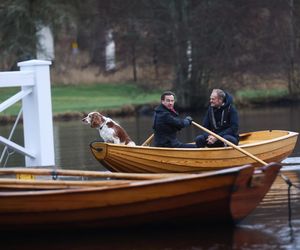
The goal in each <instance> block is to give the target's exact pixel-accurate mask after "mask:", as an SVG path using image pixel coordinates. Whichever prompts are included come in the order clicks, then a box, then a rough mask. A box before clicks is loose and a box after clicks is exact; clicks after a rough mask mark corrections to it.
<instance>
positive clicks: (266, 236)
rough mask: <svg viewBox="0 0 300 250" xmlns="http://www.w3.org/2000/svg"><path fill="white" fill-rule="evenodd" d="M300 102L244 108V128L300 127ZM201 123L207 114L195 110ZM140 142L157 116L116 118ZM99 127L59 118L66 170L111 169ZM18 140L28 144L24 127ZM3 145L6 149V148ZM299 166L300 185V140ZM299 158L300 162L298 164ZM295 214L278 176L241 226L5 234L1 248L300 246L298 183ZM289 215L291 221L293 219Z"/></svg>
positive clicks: (16, 160)
mask: <svg viewBox="0 0 300 250" xmlns="http://www.w3.org/2000/svg"><path fill="white" fill-rule="evenodd" d="M299 114H300V106H293V107H282V108H278V107H277V108H260V109H254V110H251V109H249V110H240V111H239V116H240V132H249V131H256V130H268V129H282V130H290V131H296V132H299V131H300V116H299ZM192 117H193V118H194V120H195V121H196V122H198V123H201V120H202V114H192ZM112 118H113V119H114V120H116V121H117V122H119V123H120V124H121V125H122V126H123V127H124V128H125V129H126V131H127V132H128V134H129V135H130V136H131V138H132V139H133V140H134V141H135V142H136V143H137V144H141V143H142V142H144V140H146V139H147V138H148V137H149V136H150V135H151V133H152V130H151V123H152V118H151V116H136V117H126V118H115V117H112ZM10 128H11V125H10V126H0V134H1V135H2V136H5V137H8V133H9V130H10ZM200 132H201V131H199V129H197V128H195V127H190V128H186V129H184V130H182V131H181V132H180V134H179V137H180V139H181V140H182V141H186V142H188V141H191V140H193V138H194V137H195V136H196V135H197V134H198V133H200ZM98 136H99V135H98V132H97V131H96V130H95V129H91V128H90V127H89V126H87V125H84V124H82V123H81V121H80V120H78V121H70V122H55V123H54V141H55V158H56V159H55V162H56V165H57V166H58V167H60V168H64V169H82V170H105V169H104V168H103V167H102V166H100V165H99V163H98V162H97V161H96V160H95V159H94V158H93V156H92V155H91V152H90V150H89V146H88V145H89V143H90V142H91V141H93V140H96V139H98ZM13 141H15V142H18V143H21V144H22V128H21V126H19V127H18V128H17V130H16V133H15V136H14V137H13ZM2 148H3V147H0V150H1V151H0V152H2ZM287 161H288V162H294V163H295V166H292V167H290V168H289V169H285V168H284V172H283V173H284V175H287V176H288V177H289V178H290V179H291V180H292V182H293V183H294V184H295V185H298V186H299V185H300V142H298V143H297V146H296V148H295V150H294V152H293V154H292V155H291V157H290V158H288V159H287ZM298 163H299V164H298ZM23 165H24V161H23V159H22V157H20V156H17V155H14V154H12V155H11V156H10V158H9V159H8V161H7V166H23ZM290 198H291V200H290V206H291V210H290V211H291V213H290V214H289V209H288V186H287V184H286V183H285V182H284V181H283V180H282V178H280V177H278V178H277V179H276V182H275V183H274V184H273V186H272V188H271V190H270V191H269V193H268V194H267V195H266V197H265V198H264V200H263V201H262V202H261V203H260V205H259V206H258V207H257V208H256V210H255V211H254V212H253V213H252V214H250V215H249V216H248V217H247V218H246V219H244V220H243V221H242V222H241V223H240V224H238V225H236V226H235V227H224V226H223V225H219V224H212V225H210V226H205V227H204V226H203V225H194V226H193V227H190V226H182V227H181V228H151V229H147V228H138V229H133V230H129V229H126V230H120V231H114V232H103V231H97V230H94V231H88V232H85V231H84V232H78V233H74V232H73V233H71V234H70V233H61V232H58V233H47V234H26V233H25V232H23V233H22V234H20V235H19V234H18V235H10V236H5V237H1V236H4V235H0V238H1V241H0V243H1V245H0V247H1V249H164V250H172V249H174V250H175V249H184V250H196V249H211V250H215V249H291V250H292V249H300V190H299V189H297V188H295V187H292V188H291V195H290ZM289 215H290V216H291V217H290V218H291V220H289Z"/></svg>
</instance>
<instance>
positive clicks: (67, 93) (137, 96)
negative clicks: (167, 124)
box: [0, 84, 161, 115]
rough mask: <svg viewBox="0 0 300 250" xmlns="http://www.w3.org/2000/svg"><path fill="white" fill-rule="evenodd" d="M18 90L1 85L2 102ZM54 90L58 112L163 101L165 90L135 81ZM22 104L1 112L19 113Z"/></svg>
mask: <svg viewBox="0 0 300 250" xmlns="http://www.w3.org/2000/svg"><path fill="white" fill-rule="evenodd" d="M18 91H19V90H18V88H3V89H1V92H0V103H1V102H3V101H4V100H6V99H7V98H9V97H10V96H12V95H13V94H15V93H17V92H18ZM51 91H52V107H53V113H54V115H59V114H66V113H76V112H77V113H79V112H81V113H82V112H90V111H93V110H113V109H119V108H120V107H124V106H125V107H126V106H127V107H131V106H134V105H142V104H147V103H154V102H158V101H159V98H160V94H161V91H160V90H151V91H149V90H144V89H142V88H140V87H138V86H136V85H134V84H94V85H76V86H73V85H72V86H70V85H69V86H67V85H61V86H59V85H56V86H52V89H51ZM20 105H21V104H20V102H19V103H17V104H15V105H13V106H12V107H10V108H8V109H6V110H5V111H3V112H2V113H1V114H4V115H16V114H17V113H18V112H19V109H20Z"/></svg>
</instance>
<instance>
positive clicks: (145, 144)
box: [141, 134, 154, 146]
mask: <svg viewBox="0 0 300 250" xmlns="http://www.w3.org/2000/svg"><path fill="white" fill-rule="evenodd" d="M153 137H154V134H152V135H150V136H149V138H148V139H147V140H146V141H144V142H143V144H142V145H141V146H148V145H149V144H150V143H151V141H152V139H153Z"/></svg>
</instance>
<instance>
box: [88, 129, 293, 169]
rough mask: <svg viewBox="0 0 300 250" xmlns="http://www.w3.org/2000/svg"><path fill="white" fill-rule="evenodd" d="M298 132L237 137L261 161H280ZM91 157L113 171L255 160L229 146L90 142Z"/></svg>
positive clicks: (207, 166)
mask: <svg viewBox="0 0 300 250" xmlns="http://www.w3.org/2000/svg"><path fill="white" fill-rule="evenodd" d="M297 138H298V133H296V132H289V131H281V130H270V131H258V132H251V133H246V134H243V135H241V141H240V144H239V146H240V147H241V148H243V149H244V150H246V151H248V152H249V153H251V154H253V155H255V156H256V157H258V158H259V159H261V160H263V161H265V162H281V161H282V160H283V159H285V158H286V157H288V156H289V155H290V154H291V153H292V152H293V150H294V147H295V145H296V142H297ZM90 147H91V151H92V154H93V155H94V156H95V158H96V159H97V160H98V161H99V162H100V163H101V164H102V165H103V166H104V167H106V168H107V169H109V170H110V171H115V172H132V173H133V172H135V173H138V172H145V173H162V172H199V171H210V170H218V169H224V168H229V167H235V166H241V165H245V164H253V165H255V166H260V165H259V163H257V162H256V161H255V160H253V159H252V158H250V157H249V156H246V155H244V154H243V153H241V152H239V151H238V150H236V149H234V148H231V147H223V148H196V149H182V148H181V149H178V148H159V147H146V146H135V147H130V146H124V145H116V144H110V143H103V142H92V143H91V145H90Z"/></svg>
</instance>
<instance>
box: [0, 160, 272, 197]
mask: <svg viewBox="0 0 300 250" xmlns="http://www.w3.org/2000/svg"><path fill="white" fill-rule="evenodd" d="M270 164H271V163H270ZM249 167H251V164H246V165H243V166H239V167H232V168H226V169H221V170H216V171H205V172H201V173H180V174H178V175H176V176H174V177H166V178H161V179H152V180H138V181H133V182H131V183H128V184H127V185H125V184H124V185H119V186H104V187H83V188H76V189H75V188H72V189H58V190H36V191H0V198H1V197H16V196H37V195H56V194H70V193H86V192H97V191H105V190H108V191H109V190H116V189H124V188H130V187H138V186H149V185H155V184H160V183H172V182H177V181H186V180H192V179H198V178H207V177H211V176H215V175H220V176H222V175H227V174H231V173H232V174H233V173H235V172H240V171H241V170H243V169H245V168H249ZM256 173H260V170H254V172H253V174H256ZM158 175H159V174H158Z"/></svg>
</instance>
